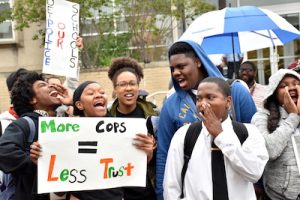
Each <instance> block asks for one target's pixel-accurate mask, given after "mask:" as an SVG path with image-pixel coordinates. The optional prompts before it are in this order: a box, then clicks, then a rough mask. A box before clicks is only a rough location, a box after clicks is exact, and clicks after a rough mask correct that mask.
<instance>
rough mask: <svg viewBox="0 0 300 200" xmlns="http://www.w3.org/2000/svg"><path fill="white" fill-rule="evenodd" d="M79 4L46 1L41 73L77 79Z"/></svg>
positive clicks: (63, 0) (53, 0)
mask: <svg viewBox="0 0 300 200" xmlns="http://www.w3.org/2000/svg"><path fill="white" fill-rule="evenodd" d="M78 34H79V4H77V3H73V2H69V1H65V0H47V4H46V33H45V48H44V61H43V73H47V74H54V75H60V76H67V77H71V78H77V76H78V48H77V46H76V38H77V36H78Z"/></svg>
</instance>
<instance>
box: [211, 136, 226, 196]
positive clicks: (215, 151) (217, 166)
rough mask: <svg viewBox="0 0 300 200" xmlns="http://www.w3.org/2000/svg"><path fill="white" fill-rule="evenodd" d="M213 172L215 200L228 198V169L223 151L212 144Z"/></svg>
mask: <svg viewBox="0 0 300 200" xmlns="http://www.w3.org/2000/svg"><path fill="white" fill-rule="evenodd" d="M211 172H212V182H213V200H228V192H227V181H226V171H225V165H224V156H223V153H222V151H221V150H220V149H219V148H218V147H217V146H216V145H215V143H214V141H212V144H211Z"/></svg>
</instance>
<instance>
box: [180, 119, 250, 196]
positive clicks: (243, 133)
mask: <svg viewBox="0 0 300 200" xmlns="http://www.w3.org/2000/svg"><path fill="white" fill-rule="evenodd" d="M232 126H233V130H234V132H235V133H236V135H237V137H238V138H239V140H240V142H241V144H243V143H244V141H245V140H246V139H247V137H248V131H247V128H246V126H245V125H244V124H243V123H240V122H236V121H232ZM201 130H202V122H195V123H193V124H191V125H190V127H189V128H188V130H187V132H186V135H185V138H184V147H183V152H184V163H183V167H182V171H181V195H180V198H181V199H183V198H184V194H183V187H184V178H185V174H186V170H187V168H188V164H189V161H190V158H191V155H192V152H193V149H194V146H195V144H196V141H197V139H198V137H199V135H200V133H201Z"/></svg>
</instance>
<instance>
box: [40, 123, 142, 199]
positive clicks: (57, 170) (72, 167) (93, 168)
mask: <svg viewBox="0 0 300 200" xmlns="http://www.w3.org/2000/svg"><path fill="white" fill-rule="evenodd" d="M136 133H145V134H147V128H146V123H145V119H140V118H139V119H137V118H114V117H112V118H110V117H104V118H96V117H82V118H79V117H41V118H40V119H39V142H40V144H41V147H42V156H41V157H40V158H39V159H38V193H48V192H56V191H78V190H94V189H104V188H115V187H122V186H143V187H145V185H146V170H147V155H146V153H145V152H144V151H142V150H139V149H137V148H136V147H135V146H134V145H133V142H134V141H133V138H134V137H135V135H136Z"/></svg>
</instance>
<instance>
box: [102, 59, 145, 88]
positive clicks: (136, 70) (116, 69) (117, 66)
mask: <svg viewBox="0 0 300 200" xmlns="http://www.w3.org/2000/svg"><path fill="white" fill-rule="evenodd" d="M122 72H131V73H133V74H134V75H135V76H136V78H137V80H138V83H140V81H141V80H142V79H143V78H144V73H143V68H142V67H141V66H140V65H139V64H138V62H137V61H136V60H135V59H133V58H129V57H119V58H115V59H114V60H113V61H112V64H111V66H110V67H109V70H108V77H109V79H110V80H111V81H112V82H113V84H114V86H115V85H116V79H117V77H118V76H119V75H120V74H121V73H122Z"/></svg>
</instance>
